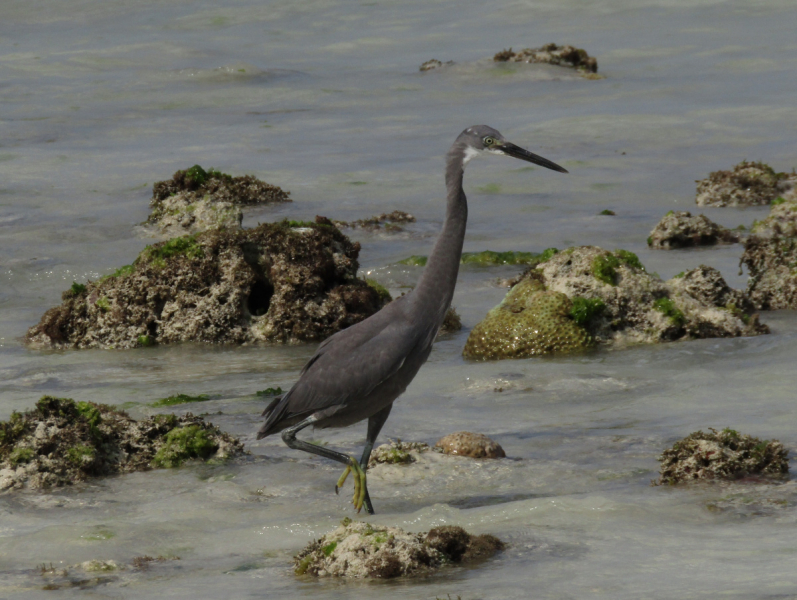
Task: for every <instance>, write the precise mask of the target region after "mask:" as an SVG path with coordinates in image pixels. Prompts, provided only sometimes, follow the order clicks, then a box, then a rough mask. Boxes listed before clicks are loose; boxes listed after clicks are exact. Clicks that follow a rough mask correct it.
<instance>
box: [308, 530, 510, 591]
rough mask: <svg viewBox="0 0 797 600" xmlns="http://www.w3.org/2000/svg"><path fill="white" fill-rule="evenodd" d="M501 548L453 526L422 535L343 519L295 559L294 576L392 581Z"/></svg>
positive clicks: (485, 537)
mask: <svg viewBox="0 0 797 600" xmlns="http://www.w3.org/2000/svg"><path fill="white" fill-rule="evenodd" d="M503 548H504V543H503V542H502V541H501V540H499V539H498V538H496V537H495V536H492V535H489V534H488V535H470V534H469V533H467V532H466V531H465V530H464V529H462V528H461V527H456V526H444V527H436V528H434V529H432V530H431V531H429V533H427V534H425V535H424V534H422V533H417V534H416V533H407V532H405V531H404V530H402V529H400V528H398V527H382V526H379V525H371V524H370V523H363V522H360V521H351V519H344V520H343V522H342V524H341V526H340V527H338V528H337V529H335V530H334V531H331V532H330V533H327V534H326V535H325V536H324V537H322V538H321V539H319V540H316V541H314V542H311V543H310V544H308V546H307V547H306V548H305V549H304V550H302V551H301V552H300V553H299V554H297V555H296V557H294V563H295V565H296V567H295V572H296V574H297V575H314V576H316V577H351V578H357V579H364V578H372V579H392V578H395V577H402V576H407V575H415V574H423V573H429V572H431V571H435V570H437V569H440V568H442V567H445V566H447V565H449V564H462V563H467V562H471V561H474V560H478V559H484V558H488V557H490V556H492V555H494V554H495V553H496V552H499V551H500V550H502V549H503Z"/></svg>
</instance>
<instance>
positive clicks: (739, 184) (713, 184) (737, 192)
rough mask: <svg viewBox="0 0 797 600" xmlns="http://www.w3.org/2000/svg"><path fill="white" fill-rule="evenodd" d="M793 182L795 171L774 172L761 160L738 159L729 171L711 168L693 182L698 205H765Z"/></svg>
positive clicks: (791, 186) (795, 179) (795, 181)
mask: <svg viewBox="0 0 797 600" xmlns="http://www.w3.org/2000/svg"><path fill="white" fill-rule="evenodd" d="M795 183H797V174H794V173H793V174H791V175H789V174H787V173H776V172H775V171H774V169H772V167H770V166H769V165H767V164H764V163H762V162H747V161H742V162H740V163H739V164H738V165H736V166H735V167H734V168H733V169H732V170H730V171H714V172H713V173H711V174H709V176H708V177H707V178H706V179H701V180H698V181H697V196H696V197H695V202H696V203H697V204H698V206H754V205H760V204H769V203H770V202H772V201H773V200H774V199H775V198H777V197H778V196H780V195H782V194H783V193H785V192H787V191H789V190H790V189H791V188H793V187H794V185H795Z"/></svg>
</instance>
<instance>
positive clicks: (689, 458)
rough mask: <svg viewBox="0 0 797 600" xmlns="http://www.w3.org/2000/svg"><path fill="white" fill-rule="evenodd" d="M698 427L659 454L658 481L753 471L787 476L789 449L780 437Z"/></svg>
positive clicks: (725, 476)
mask: <svg viewBox="0 0 797 600" xmlns="http://www.w3.org/2000/svg"><path fill="white" fill-rule="evenodd" d="M709 431H710V433H704V432H702V431H696V432H694V433H692V434H689V435H688V436H686V437H685V438H684V439H682V440H680V441H678V442H675V445H673V447H672V448H669V449H667V450H665V451H664V452H663V453H662V454H661V456H660V457H659V461H660V462H661V470H660V473H661V475H660V477H659V479H658V480H656V481H654V482H653V483H654V484H655V485H662V484H669V485H673V484H676V483H682V482H689V481H698V480H712V479H729V480H733V479H740V478H742V477H747V476H751V475H763V476H769V477H779V478H782V477H785V476H786V474H787V473H788V472H789V462H788V451H787V450H786V449H785V448H784V447H783V444H781V443H780V442H778V441H777V440H761V439H759V438H757V437H752V436H750V435H743V434H740V433H739V432H738V431H734V430H733V429H723V430H722V431H717V430H716V429H710V430H709Z"/></svg>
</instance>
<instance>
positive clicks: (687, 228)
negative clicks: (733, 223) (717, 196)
mask: <svg viewBox="0 0 797 600" xmlns="http://www.w3.org/2000/svg"><path fill="white" fill-rule="evenodd" d="M738 241H739V235H738V234H736V233H734V232H733V231H731V230H730V229H727V228H726V227H723V226H722V225H717V224H716V223H714V222H713V221H711V220H710V219H709V218H708V217H706V216H705V215H696V216H694V217H693V216H692V214H691V213H689V212H686V211H677V212H674V211H670V212H668V213H667V214H666V215H664V217H662V219H661V221H659V222H658V224H657V225H656V227H654V228H653V231H651V232H650V237H649V238H648V246H652V247H653V248H659V249H664V250H669V249H671V248H685V247H687V246H711V245H713V244H716V243H718V242H729V243H735V242H738Z"/></svg>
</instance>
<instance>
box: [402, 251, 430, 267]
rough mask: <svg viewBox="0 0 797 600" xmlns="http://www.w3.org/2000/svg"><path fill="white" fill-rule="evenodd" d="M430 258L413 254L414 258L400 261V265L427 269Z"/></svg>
mask: <svg viewBox="0 0 797 600" xmlns="http://www.w3.org/2000/svg"><path fill="white" fill-rule="evenodd" d="M427 260H429V259H428V257H426V256H422V255H420V254H413V255H412V256H410V257H408V258H405V259H403V260H400V261H398V264H400V265H408V266H410V267H425V266H426V261H427Z"/></svg>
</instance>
